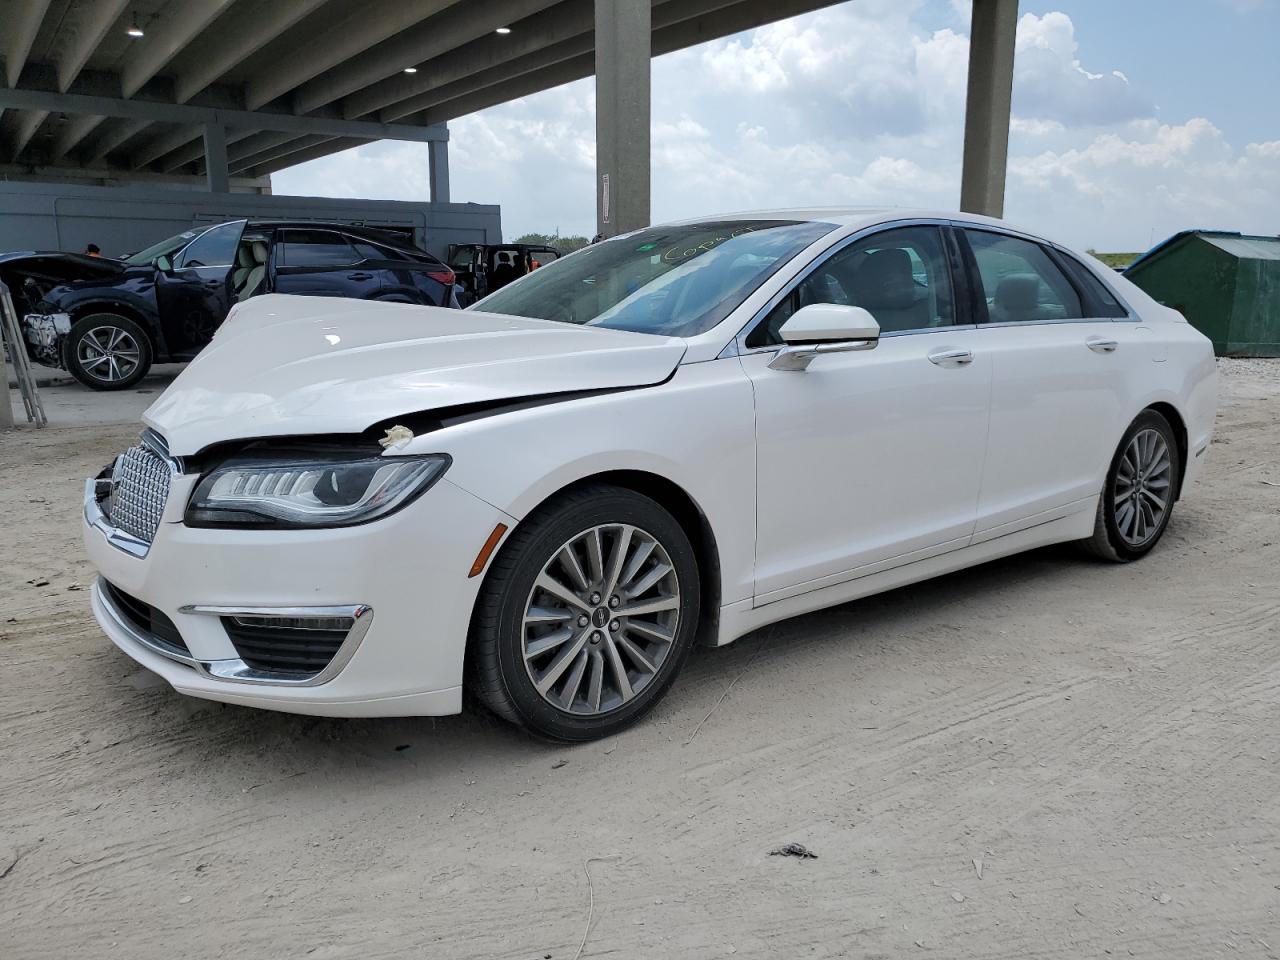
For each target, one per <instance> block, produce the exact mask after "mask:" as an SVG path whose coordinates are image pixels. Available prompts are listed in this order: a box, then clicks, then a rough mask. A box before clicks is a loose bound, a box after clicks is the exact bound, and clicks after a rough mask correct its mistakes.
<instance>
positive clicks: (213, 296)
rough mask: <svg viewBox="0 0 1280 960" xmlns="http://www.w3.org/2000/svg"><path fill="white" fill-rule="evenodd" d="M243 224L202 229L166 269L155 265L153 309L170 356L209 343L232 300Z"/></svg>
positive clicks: (186, 353)
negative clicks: (202, 231)
mask: <svg viewBox="0 0 1280 960" xmlns="http://www.w3.org/2000/svg"><path fill="white" fill-rule="evenodd" d="M244 226H245V221H243V220H236V221H234V222H232V223H224V224H221V225H220V226H217V227H212V228H210V229H209V230H206V231H205V232H204V233H202V234H200V236H198V237H196V238H195V239H194V240H192V241H191V242H190V243H189V244H187V245H186V246H185V247H183V248H182V249H181V250H180V251H178V253H177V254H176V255H175V256H174V258H173V262H172V265H171V267H170V269H168V270H162V269H160V267H159V266H157V267H156V306H157V308H158V309H159V314H160V327H161V330H162V331H163V333H164V339H165V344H166V346H167V347H168V349H169V353H170V354H172V355H173V356H175V357H190V356H194V355H195V354H196V353H197V352H198V351H199V350H200V349H201V348H202V347H203V346H204V345H205V344H207V343H208V342H209V340H210V339H212V337H213V334H214V331H215V330H217V329H218V326H219V325H220V324H221V323H222V321H223V320H225V319H226V316H227V312H228V311H229V310H230V309H231V304H232V303H234V302H235V295H234V291H233V290H232V283H231V273H232V270H233V269H234V266H235V260H236V249H237V248H238V247H239V245H240V235H241V233H243V232H244Z"/></svg>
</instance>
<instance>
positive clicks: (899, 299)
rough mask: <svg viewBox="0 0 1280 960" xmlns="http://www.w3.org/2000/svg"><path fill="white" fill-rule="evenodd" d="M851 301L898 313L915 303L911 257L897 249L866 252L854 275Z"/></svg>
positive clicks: (870, 307) (867, 306)
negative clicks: (852, 298)
mask: <svg viewBox="0 0 1280 960" xmlns="http://www.w3.org/2000/svg"><path fill="white" fill-rule="evenodd" d="M853 289H854V302H855V303H856V304H857V305H858V306H860V307H866V308H867V309H868V310H872V311H874V310H875V309H876V308H880V309H890V310H901V309H904V308H906V307H909V306H911V305H912V304H913V303H915V301H916V289H915V279H914V278H913V277H912V275H911V255H910V254H908V253H907V251H905V250H902V249H900V248H897V247H893V248H889V249H886V250H877V251H875V252H874V253H869V254H867V256H866V257H865V258H864V259H863V260H862V262H861V263H859V264H858V266H857V269H856V270H855V271H854V275H853Z"/></svg>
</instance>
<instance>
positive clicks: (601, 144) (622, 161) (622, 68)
mask: <svg viewBox="0 0 1280 960" xmlns="http://www.w3.org/2000/svg"><path fill="white" fill-rule="evenodd" d="M595 3H596V17H595V24H596V231H597V232H598V233H601V234H603V235H604V236H606V237H613V236H616V235H618V234H620V233H626V232H627V231H628V230H635V229H637V228H638V227H646V226H648V225H649V61H650V54H651V50H652V43H651V32H650V31H651V28H652V6H651V5H650V4H649V3H637V2H636V0H595Z"/></svg>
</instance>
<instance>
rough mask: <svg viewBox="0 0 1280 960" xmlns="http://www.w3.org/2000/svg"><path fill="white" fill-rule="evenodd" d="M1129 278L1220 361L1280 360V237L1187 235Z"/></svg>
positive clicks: (1151, 255) (1137, 265)
mask: <svg viewBox="0 0 1280 960" xmlns="http://www.w3.org/2000/svg"><path fill="white" fill-rule="evenodd" d="M1124 275H1125V276H1126V277H1128V278H1129V279H1130V280H1132V281H1133V282H1134V283H1136V284H1137V285H1138V286H1139V287H1141V288H1142V289H1143V290H1145V291H1146V292H1147V293H1148V294H1150V295H1151V296H1152V297H1153V298H1155V299H1156V300H1158V301H1160V302H1161V303H1163V304H1165V305H1166V306H1170V307H1173V308H1174V309H1176V310H1180V311H1182V313H1183V314H1184V315H1185V316H1186V318H1187V319H1188V320H1190V321H1191V323H1192V325H1193V326H1195V328H1196V329H1197V330H1199V331H1200V332H1201V333H1203V334H1204V335H1205V336H1206V337H1208V338H1209V339H1210V340H1212V341H1213V349H1214V351H1215V352H1216V353H1217V354H1218V355H1219V356H1247V357H1278V356H1280V237H1260V236H1246V235H1243V234H1240V233H1231V232H1227V231H1221V230H1184V231H1183V232H1181V233H1176V234H1174V235H1173V236H1172V237H1170V238H1169V239H1168V240H1165V241H1164V242H1163V243H1160V244H1158V245H1156V246H1155V247H1152V248H1151V249H1150V250H1148V251H1147V252H1146V253H1144V254H1143V255H1142V256H1141V257H1139V258H1138V259H1137V260H1135V261H1134V262H1133V263H1132V264H1131V265H1130V266H1129V268H1128V269H1127V270H1125V271H1124Z"/></svg>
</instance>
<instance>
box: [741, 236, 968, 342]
mask: <svg viewBox="0 0 1280 960" xmlns="http://www.w3.org/2000/svg"><path fill="white" fill-rule="evenodd" d="M952 223H953V221H950V220H943V219H937V218H932V217H912V218H910V219H905V220H889V221H884V222H881V223H874V224H872V225H871V226H869V227H863V228H862V229H861V230H857V231H855V232H854V233H851V234H849V235H848V236H846V237H842V238H841V239H839V240H837V241H836V242H835V243H833V244H831V245H830V246H827V247H824V248H823V249H822V250H820V251H818V253H817V254H815V255H814V257H813V259H812V260H810V261H809V262H808V263H807V264H805V265H804V266H803V267H802V268H801V269H800V272H799V273H797V274H796V275H795V276H793V277H792V278H791V279H790V280H788V281H787V283H786V284H785V285H784V286H783V287H782V289H781V290H779V291H778V292H777V293H776V294H774V295H773V296H772V297H770V298H769V300H768V301H767V302H766V303H765V305H764V306H763V307H761V308H760V309H759V310H757V311H756V312H755V314H754V315H753V316H752V317H751V319H750V320H748V321H747V322H746V323H745V324H744V325H743V326H742V328H741V329H740V330H739V331H738V332H737V334H736V335H735V336H734V337H733V339H732V340H730V341H729V343H728V344H726V345H725V348H724V350H722V351H720V354H719V356H718V357H717V358H716V359H721V358H724V357H728V356H733V355H735V354H736V355H737V356H749V355H751V354H753V353H777V352H778V351H779V350H781V349H782V348H783V347H784V346H786V344H781V343H774V344H767V345H765V346H763V347H748V346H747V336H748V335H749V334H750V333H751V331H753V330H754V329H755V328H756V325H757V324H759V323H761V322H763V321H764V318H765V317H767V316H768V315H769V314H770V313H771V312H772V311H773V309H774V307H776V306H777V305H778V304H779V303H781V302H782V301H783V300H785V299H786V298H787V297H789V296H790V295H791V292H792V291H793V290H795V288H796V287H798V286H799V285H800V284H801V283H803V282H804V281H805V280H807V279H808V278H809V275H810V274H812V273H813V272H814V271H815V270H817V269H818V267H819V266H821V265H822V264H823V263H825V262H826V261H827V260H828V259H829V258H831V257H833V256H835V255H836V254H837V253H839V252H840V251H841V250H843V249H844V248H845V247H848V246H850V245H851V244H854V243H857V242H858V241H859V240H864V239H866V238H867V237H870V236H873V235H874V234H877V233H883V232H885V231H887V230H897V229H900V228H902V227H945V226H948V225H950V224H952ZM951 285H952V288H953V291H954V287H955V277H952V278H951ZM973 326H974V325H973V324H948V325H947V326H945V327H920V328H918V329H915V330H891V331H889V332H888V333H882V334H881V335H880V339H882V340H883V339H885V338H887V337H901V336H908V335H914V334H917V333H943V332H945V331H956V330H972V329H973ZM730 351H732V352H730Z"/></svg>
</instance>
